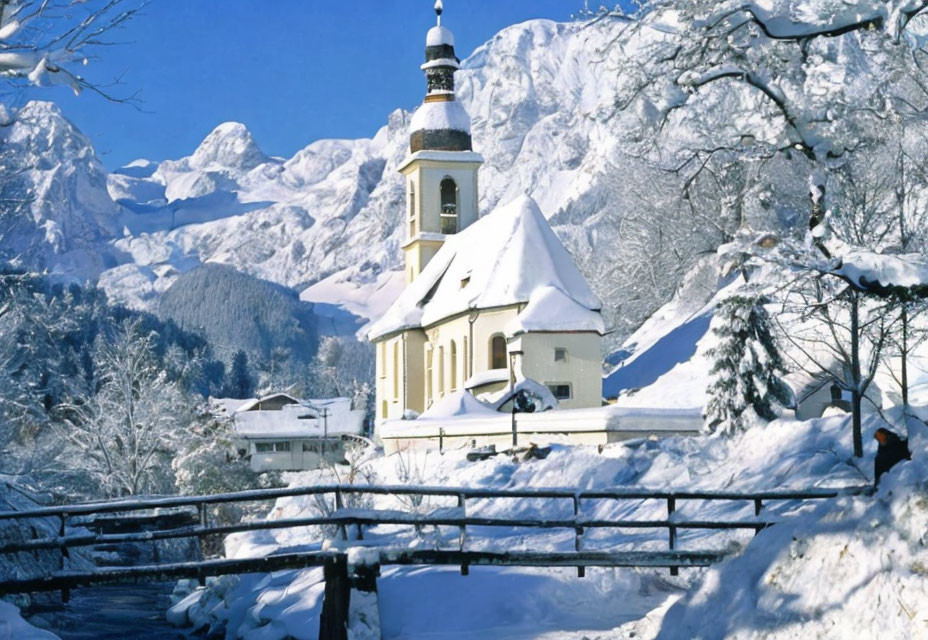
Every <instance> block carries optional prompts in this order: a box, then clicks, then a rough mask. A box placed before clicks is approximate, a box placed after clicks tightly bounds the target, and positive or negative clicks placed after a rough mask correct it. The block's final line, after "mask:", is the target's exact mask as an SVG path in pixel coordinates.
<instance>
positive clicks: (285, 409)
mask: <svg viewBox="0 0 928 640" xmlns="http://www.w3.org/2000/svg"><path fill="white" fill-rule="evenodd" d="M218 404H219V405H220V406H221V407H223V409H224V410H225V411H226V413H227V415H229V416H230V417H231V418H232V423H233V430H234V433H235V441H236V447H237V448H238V450H239V451H240V452H244V455H246V456H248V458H249V459H250V461H251V468H252V469H253V470H254V471H302V470H306V469H318V468H319V467H320V466H321V464H322V462H323V460H328V461H329V462H339V461H341V460H343V459H344V457H345V446H344V445H345V442H344V440H345V437H346V436H348V437H357V436H360V435H361V434H362V432H363V428H364V411H356V410H352V409H351V401H350V400H349V399H348V398H331V399H326V400H306V401H303V400H299V399H297V398H294V397H293V396H290V395H288V394H285V393H275V394H273V395H269V396H265V397H263V398H256V399H253V400H238V401H231V400H221V401H218Z"/></svg>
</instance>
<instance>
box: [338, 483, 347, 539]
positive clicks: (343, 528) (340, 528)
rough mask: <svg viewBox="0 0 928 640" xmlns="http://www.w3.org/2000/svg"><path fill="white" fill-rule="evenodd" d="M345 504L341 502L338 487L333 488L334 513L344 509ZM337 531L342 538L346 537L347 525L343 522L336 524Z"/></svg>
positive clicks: (340, 493)
mask: <svg viewBox="0 0 928 640" xmlns="http://www.w3.org/2000/svg"><path fill="white" fill-rule="evenodd" d="M344 507H345V505H344V504H343V503H342V492H341V491H339V490H338V489H336V490H335V513H338V512H339V511H341V510H342V509H344ZM338 531H339V533H341V535H342V540H347V539H348V527H346V526H345V525H344V523H343V524H340V525H338Z"/></svg>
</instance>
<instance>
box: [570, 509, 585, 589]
mask: <svg viewBox="0 0 928 640" xmlns="http://www.w3.org/2000/svg"><path fill="white" fill-rule="evenodd" d="M573 500H574V524H576V523H577V518H578V517H579V516H580V496H578V495H574V498H573ZM581 536H583V527H575V528H574V551H580V546H581V544H582V540H581ZM584 576H586V567H577V577H578V578H583V577H584Z"/></svg>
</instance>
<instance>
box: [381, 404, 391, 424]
mask: <svg viewBox="0 0 928 640" xmlns="http://www.w3.org/2000/svg"><path fill="white" fill-rule="evenodd" d="M387 411H389V407H388V405H387V401H386V400H384V401H383V402H382V403H380V417H381V418H383V419H384V420H386V419H387Z"/></svg>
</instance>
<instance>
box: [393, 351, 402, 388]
mask: <svg viewBox="0 0 928 640" xmlns="http://www.w3.org/2000/svg"><path fill="white" fill-rule="evenodd" d="M393 399H394V400H399V399H400V344H399V342H394V343H393Z"/></svg>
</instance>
